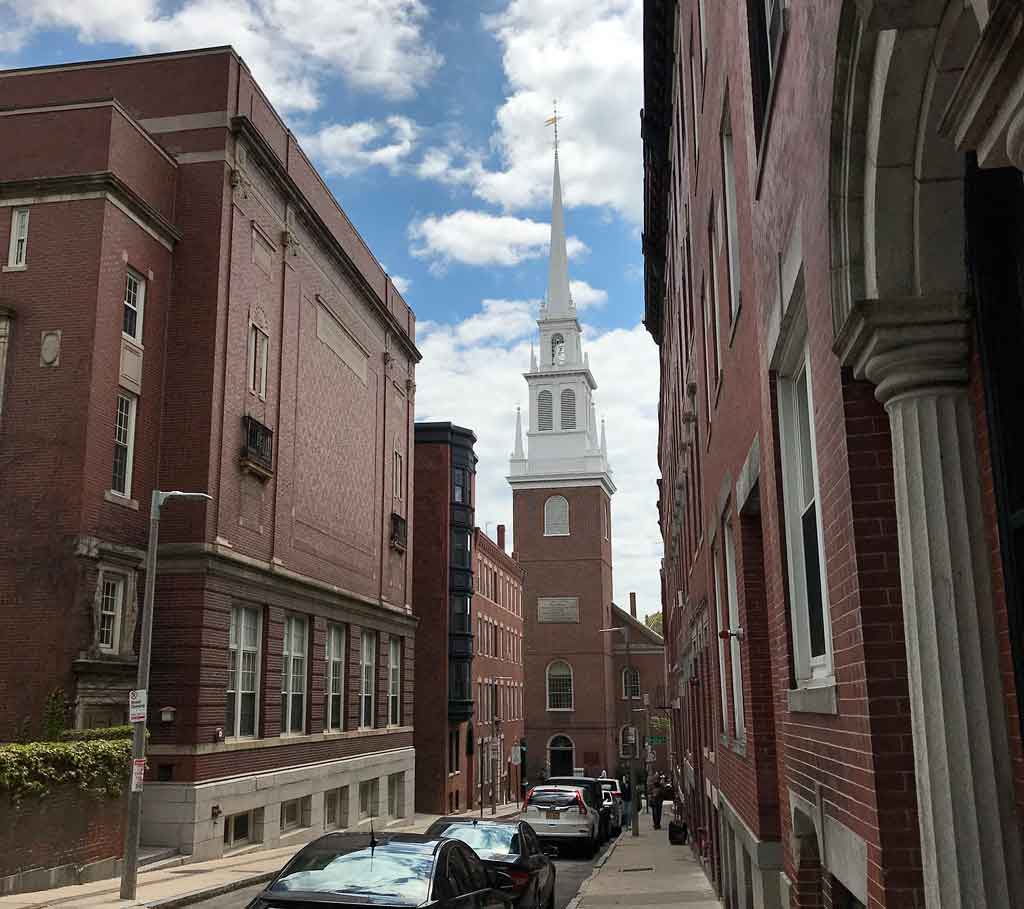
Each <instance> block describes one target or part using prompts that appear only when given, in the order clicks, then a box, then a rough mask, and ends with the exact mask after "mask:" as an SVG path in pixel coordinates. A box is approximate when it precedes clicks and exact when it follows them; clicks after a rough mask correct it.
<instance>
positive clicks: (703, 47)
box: [697, 0, 708, 67]
mask: <svg viewBox="0 0 1024 909" xmlns="http://www.w3.org/2000/svg"><path fill="white" fill-rule="evenodd" d="M697 27H698V28H699V29H700V59H701V65H702V66H704V67H706V66H707V65H708V27H707V20H706V18H705V16H704V0H697Z"/></svg>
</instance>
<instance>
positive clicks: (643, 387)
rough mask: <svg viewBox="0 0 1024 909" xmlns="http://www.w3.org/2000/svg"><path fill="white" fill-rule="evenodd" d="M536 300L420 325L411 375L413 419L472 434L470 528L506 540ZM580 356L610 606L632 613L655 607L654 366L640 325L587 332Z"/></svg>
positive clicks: (500, 303) (490, 304) (493, 305)
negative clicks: (590, 411)
mask: <svg viewBox="0 0 1024 909" xmlns="http://www.w3.org/2000/svg"><path fill="white" fill-rule="evenodd" d="M536 305H537V301H530V300H485V301H484V302H483V304H482V306H481V309H480V310H479V311H478V312H476V313H473V314H472V315H470V316H469V317H468V318H466V319H464V320H462V321H461V322H457V323H454V324H450V325H444V324H438V323H436V322H421V323H420V325H419V328H418V331H417V343H418V344H419V346H420V349H421V350H422V352H423V361H422V362H421V363H420V365H419V367H418V368H417V376H416V418H417V419H418V420H451V421H453V422H454V423H457V424H459V425H462V426H468V427H469V428H470V429H472V430H473V431H474V432H475V433H476V435H477V439H478V441H477V444H476V453H477V456H478V457H479V459H480V461H479V463H478V465H477V504H476V520H477V523H478V524H479V525H480V526H481V527H483V528H485V529H489V531H490V533H491V536H492V537H493V536H494V535H495V530H494V527H495V525H496V524H499V523H501V524H505V525H507V526H508V528H509V532H510V533H511V532H512V492H511V490H510V488H509V486H508V483H507V482H506V481H505V476H506V475H507V473H508V458H509V453H510V452H511V450H512V446H513V441H514V440H513V435H514V431H515V411H516V406H517V405H521V406H522V407H523V408H524V411H525V410H526V409H528V406H529V405H528V396H527V388H526V382H525V380H524V379H523V376H522V373H523V372H524V371H525V370H526V369H527V367H528V365H529V362H530V342H531V341H532V340H533V339H534V335H535V332H536V324H535V323H534V321H533V320H534V319H535V318H536V313H535V309H536ZM588 337H589V340H588V341H587V343H586V349H587V351H588V352H589V354H590V363H591V367H592V369H593V370H594V374H595V378H596V379H597V381H598V383H599V384H600V391H599V392H598V394H597V396H596V397H595V401H596V404H597V411H598V416H599V417H600V416H604V417H606V418H607V431H608V453H609V459H610V461H611V464H612V467H613V469H614V471H615V474H614V479H615V483H616V485H617V486H618V492H617V493H616V495H615V497H614V499H613V500H612V525H613V539H612V543H613V555H614V581H615V601H616V603H618V604H619V605H620V606H623V607H624V608H625V607H628V604H629V591H631V590H635V591H636V592H637V597H638V607H639V611H640V613H641V614H644V613H649V612H656V611H658V610H659V609H660V608H661V582H660V578H659V568H660V559H661V537H660V535H659V533H658V525H657V520H658V515H657V505H656V504H655V503H656V501H657V497H658V491H657V478H658V465H657V441H658V357H657V351H656V349H655V347H654V344H653V342H652V341H651V339H650V337H649V335H648V334H647V332H646V331H645V330H644V329H643V327H642V326H641V325H637V326H635V327H634V328H632V329H628V330H627V329H620V330H615V331H609V332H604V333H598V332H594V331H592V330H591V331H588Z"/></svg>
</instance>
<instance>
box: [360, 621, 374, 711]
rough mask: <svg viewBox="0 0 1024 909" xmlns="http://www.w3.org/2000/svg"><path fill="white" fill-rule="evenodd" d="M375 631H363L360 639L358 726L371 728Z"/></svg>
mask: <svg viewBox="0 0 1024 909" xmlns="http://www.w3.org/2000/svg"><path fill="white" fill-rule="evenodd" d="M376 673H377V633H376V632H375V631H363V633H362V638H361V641H360V671H359V680H360V687H359V727H360V728H361V729H372V728H373V726H374V725H375V724H374V715H373V712H374V707H375V704H376Z"/></svg>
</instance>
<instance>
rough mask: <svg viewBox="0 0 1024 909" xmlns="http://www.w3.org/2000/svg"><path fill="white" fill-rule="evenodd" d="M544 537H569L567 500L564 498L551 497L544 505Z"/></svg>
mask: <svg viewBox="0 0 1024 909" xmlns="http://www.w3.org/2000/svg"><path fill="white" fill-rule="evenodd" d="M544 536H546V537H567V536H569V500H568V499H567V498H566V497H565V496H551V497H550V498H549V499H548V500H547V501H546V502H545V503H544Z"/></svg>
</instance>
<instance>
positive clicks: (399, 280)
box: [391, 275, 412, 297]
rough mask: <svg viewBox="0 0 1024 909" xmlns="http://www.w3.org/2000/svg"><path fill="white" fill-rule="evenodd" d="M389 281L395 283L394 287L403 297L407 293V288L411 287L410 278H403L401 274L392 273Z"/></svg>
mask: <svg viewBox="0 0 1024 909" xmlns="http://www.w3.org/2000/svg"><path fill="white" fill-rule="evenodd" d="M391 283H392V284H394V285H395V289H396V290H397V291H398V292H399V293H400V294H401V295H402V296H403V297H404V296H405V295H406V294H407V293H409V288H410V287H412V279H411V278H403V277H402V276H401V275H392V276H391Z"/></svg>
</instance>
